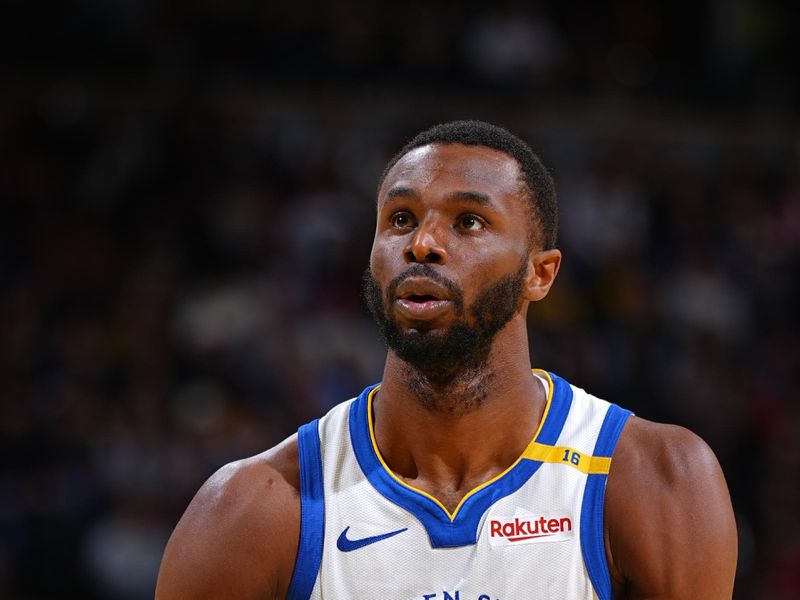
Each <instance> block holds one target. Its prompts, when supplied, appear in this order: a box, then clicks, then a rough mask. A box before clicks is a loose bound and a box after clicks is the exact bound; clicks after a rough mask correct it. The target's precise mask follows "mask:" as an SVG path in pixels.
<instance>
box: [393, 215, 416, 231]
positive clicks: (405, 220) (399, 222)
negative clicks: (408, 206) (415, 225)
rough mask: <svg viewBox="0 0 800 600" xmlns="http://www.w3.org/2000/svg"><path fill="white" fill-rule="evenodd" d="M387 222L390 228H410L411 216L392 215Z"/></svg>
mask: <svg viewBox="0 0 800 600" xmlns="http://www.w3.org/2000/svg"><path fill="white" fill-rule="evenodd" d="M389 222H390V223H391V224H392V227H395V228H397V229H404V228H405V227H410V226H411V224H412V221H411V215H410V214H408V213H407V212H399V213H395V214H393V215H392V216H391V218H390V219H389Z"/></svg>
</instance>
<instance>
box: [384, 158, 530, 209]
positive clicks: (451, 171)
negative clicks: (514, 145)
mask: <svg viewBox="0 0 800 600" xmlns="http://www.w3.org/2000/svg"><path fill="white" fill-rule="evenodd" d="M520 184H521V177H520V168H519V164H518V163H517V161H516V159H514V158H512V157H511V156H509V155H508V154H506V153H505V152H500V151H499V150H494V149H492V148H487V147H485V146H465V145H463V144H429V145H427V146H420V147H419V148H414V149H413V150H411V151H410V152H408V153H406V154H404V155H403V156H402V157H401V158H400V160H398V161H397V163H396V164H395V165H394V166H393V167H392V168H391V169H390V170H389V172H388V173H387V174H386V179H385V180H384V181H383V185H381V189H380V191H379V194H378V201H379V203H380V202H381V201H382V200H383V199H384V198H385V196H386V194H387V192H388V191H389V190H391V189H392V188H393V187H408V188H412V189H415V190H419V191H423V190H424V189H425V188H430V187H434V186H437V187H439V186H443V187H447V188H458V191H475V192H480V193H483V194H486V195H489V196H490V197H493V198H496V199H499V198H502V197H504V196H507V195H513V196H518V195H519V192H520Z"/></svg>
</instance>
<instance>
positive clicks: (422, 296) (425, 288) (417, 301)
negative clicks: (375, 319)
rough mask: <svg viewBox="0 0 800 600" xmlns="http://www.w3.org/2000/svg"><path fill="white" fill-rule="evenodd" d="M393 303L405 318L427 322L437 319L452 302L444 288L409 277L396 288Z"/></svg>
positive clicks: (421, 279) (422, 279) (424, 280)
mask: <svg viewBox="0 0 800 600" xmlns="http://www.w3.org/2000/svg"><path fill="white" fill-rule="evenodd" d="M395 303H396V305H397V307H398V310H399V312H400V313H401V314H403V315H405V316H406V317H407V318H410V319H412V320H427V319H433V318H435V317H438V316H439V315H440V314H441V313H443V312H444V311H445V310H447V309H448V308H449V307H450V305H451V304H452V301H451V300H450V294H449V291H448V290H447V288H446V287H444V286H441V285H439V284H438V283H436V282H435V281H433V280H431V279H427V278H420V277H410V278H408V279H406V280H405V281H403V282H402V283H401V284H400V285H399V286H397V291H396V295H395Z"/></svg>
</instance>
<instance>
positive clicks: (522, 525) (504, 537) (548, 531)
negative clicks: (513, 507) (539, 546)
mask: <svg viewBox="0 0 800 600" xmlns="http://www.w3.org/2000/svg"><path fill="white" fill-rule="evenodd" d="M571 537H572V519H571V518H570V517H564V516H555V517H554V516H546V517H545V516H538V517H537V516H530V517H528V516H522V517H519V516H517V517H508V518H506V517H497V518H492V519H489V543H491V544H492V546H508V545H511V544H530V543H533V542H555V541H557V540H566V539H569V538H571Z"/></svg>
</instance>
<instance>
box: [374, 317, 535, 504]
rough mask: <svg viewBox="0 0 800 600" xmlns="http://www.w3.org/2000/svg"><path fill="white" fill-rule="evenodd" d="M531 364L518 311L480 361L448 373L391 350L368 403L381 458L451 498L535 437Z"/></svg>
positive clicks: (414, 480)
mask: <svg viewBox="0 0 800 600" xmlns="http://www.w3.org/2000/svg"><path fill="white" fill-rule="evenodd" d="M530 369H531V365H530V358H529V355H528V340H527V331H526V328H525V323H524V321H522V320H520V321H519V322H517V320H516V319H515V320H512V321H511V322H510V323H509V324H508V325H507V326H506V327H505V328H504V329H503V330H502V331H501V332H500V333H498V335H497V337H496V338H495V340H494V343H493V345H492V348H491V349H490V351H489V353H488V356H487V357H486V358H485V360H484V361H482V362H481V363H480V364H478V365H465V366H464V367H463V368H462V369H455V370H453V372H450V373H447V377H446V378H444V377H442V376H441V374H439V375H438V376H433V377H432V376H431V375H430V374H429V373H427V372H426V369H424V368H418V367H416V366H414V365H411V364H409V363H406V362H404V361H402V360H401V359H400V358H398V357H397V356H396V355H394V354H393V353H391V352H390V353H389V356H388V357H387V361H386V368H385V370H384V378H383V383H382V384H381V388H380V391H379V392H378V396H377V398H376V400H375V403H374V418H375V435H376V438H377V442H378V447H379V449H380V451H381V454H382V455H383V457H384V460H385V461H386V463H387V465H388V466H389V467H390V468H391V469H392V471H394V472H395V474H397V475H398V476H399V477H401V478H403V479H404V480H405V481H406V482H407V483H410V484H411V485H414V486H415V487H418V488H421V489H424V490H425V491H427V492H429V493H431V494H432V495H434V496H435V497H437V498H438V499H439V500H440V501H441V502H442V503H443V504H444V505H445V506H447V507H448V508H452V507H453V506H455V505H456V504H457V503H458V501H459V500H460V499H461V498H462V497H463V495H464V494H465V493H467V492H468V491H469V490H470V489H472V488H474V487H476V486H477V485H479V484H481V483H483V482H484V481H486V480H488V479H490V478H491V477H493V476H495V475H496V474H498V473H500V472H502V471H503V470H505V469H506V468H507V467H508V466H509V465H511V464H512V463H513V462H514V461H515V460H516V459H517V458H518V457H519V456H520V454H521V453H522V452H523V450H524V449H525V447H526V446H527V445H528V443H529V442H530V440H531V438H532V437H533V434H534V433H535V431H536V429H537V427H538V425H539V422H540V420H541V416H542V413H543V410H544V405H545V400H546V398H545V394H544V392H543V390H542V386H541V385H540V384H539V383H538V382H537V381H536V379H535V378H534V377H533V376H532V375H531V370H530ZM476 442H477V443H476Z"/></svg>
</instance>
